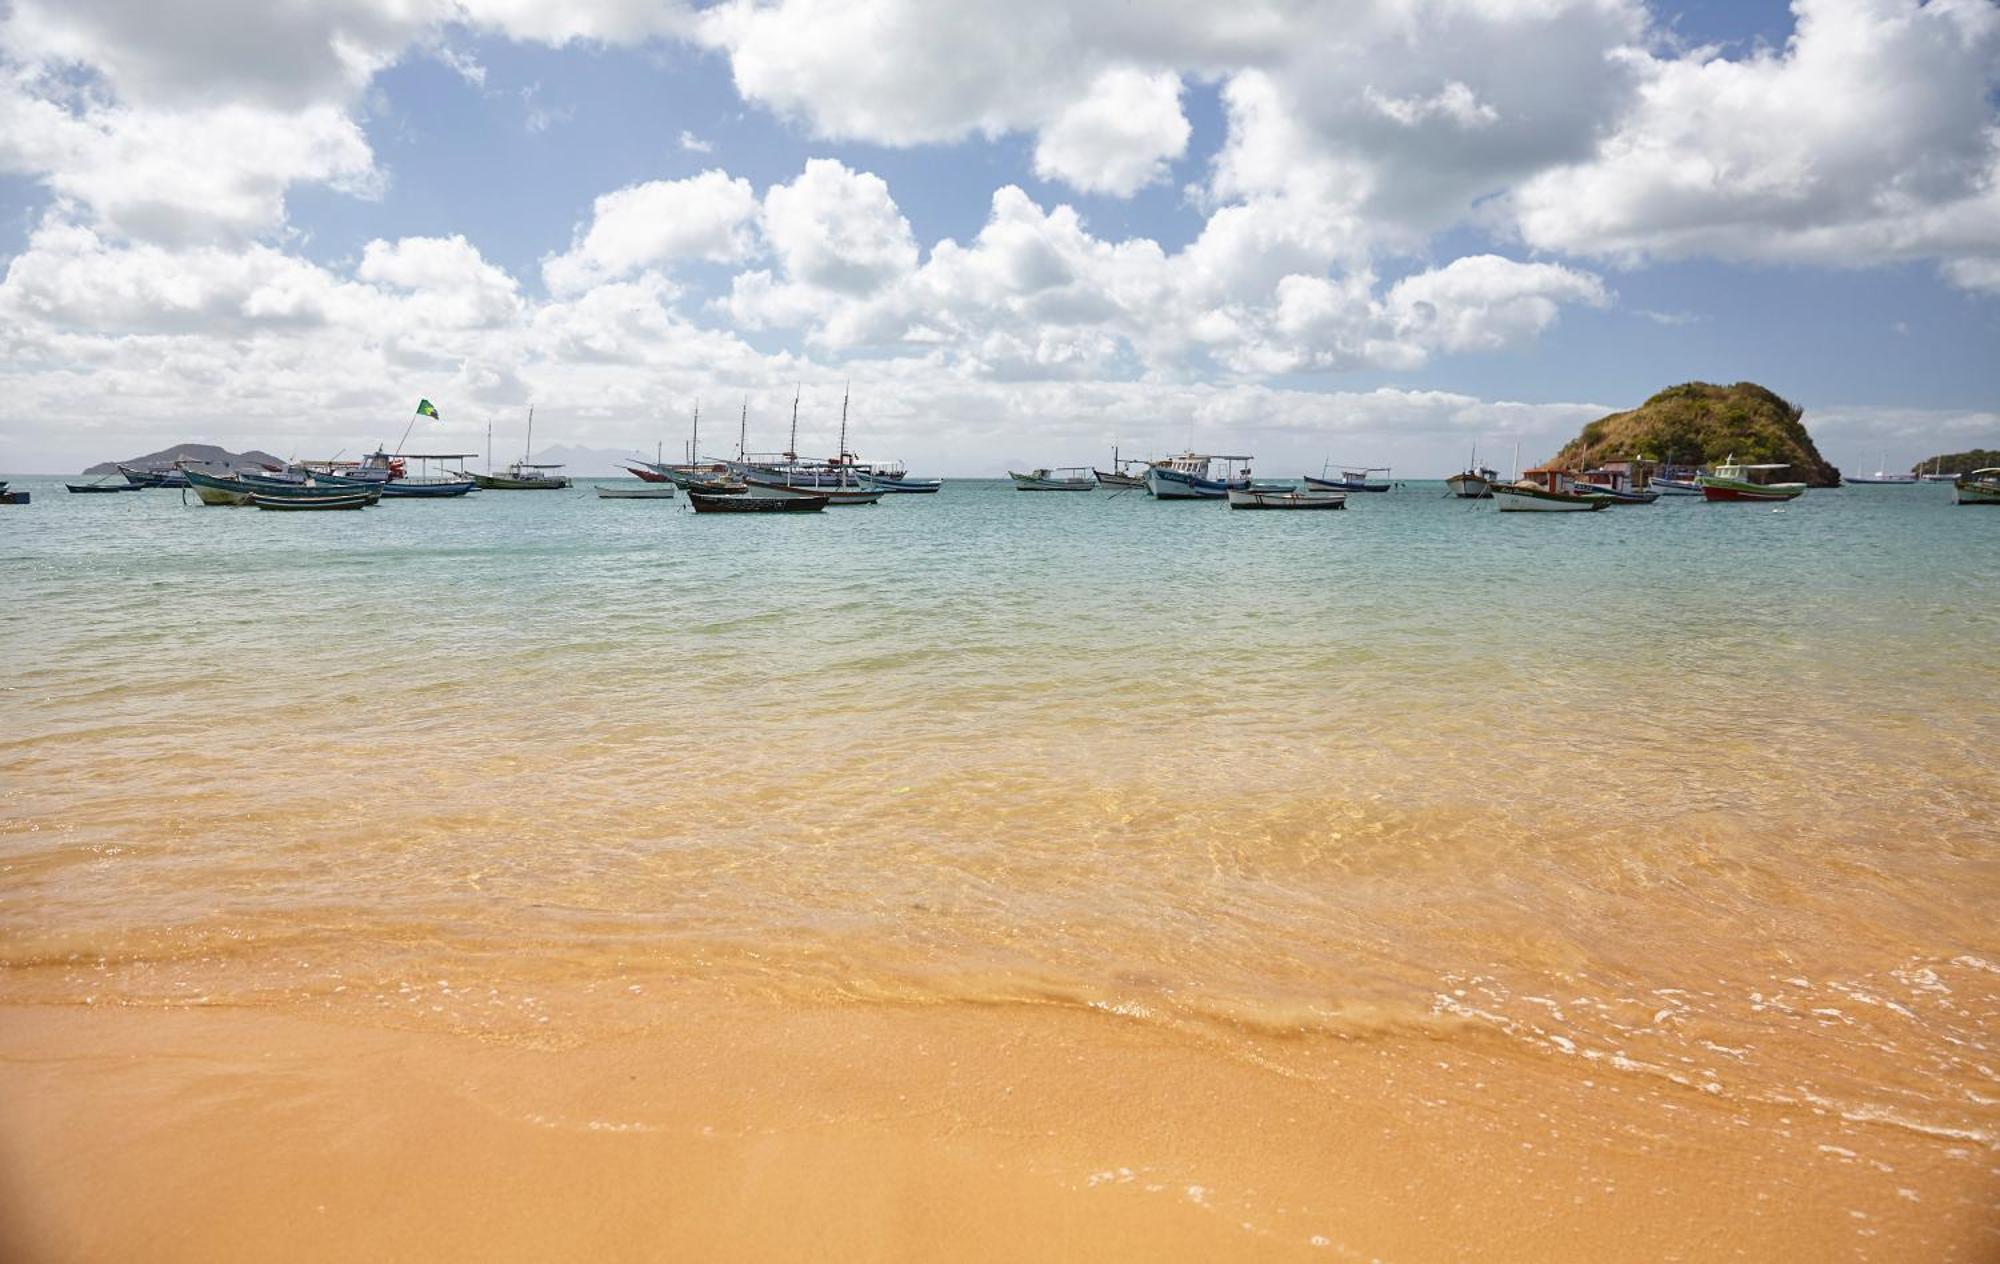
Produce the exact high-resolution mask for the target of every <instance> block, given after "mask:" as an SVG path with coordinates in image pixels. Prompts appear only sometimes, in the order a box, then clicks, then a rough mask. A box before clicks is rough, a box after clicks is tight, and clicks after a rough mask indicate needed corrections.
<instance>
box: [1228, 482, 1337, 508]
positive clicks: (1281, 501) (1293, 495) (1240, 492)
mask: <svg viewBox="0 0 2000 1264" xmlns="http://www.w3.org/2000/svg"><path fill="white" fill-rule="evenodd" d="M1229 507H1230V508H1231V509H1345V508H1347V493H1345V492H1301V491H1265V490H1260V489H1258V488H1255V487H1232V488H1230V489H1229Z"/></svg>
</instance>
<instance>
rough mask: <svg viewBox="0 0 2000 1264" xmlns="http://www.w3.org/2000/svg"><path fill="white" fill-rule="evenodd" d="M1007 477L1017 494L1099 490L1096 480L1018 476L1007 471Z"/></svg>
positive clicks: (1030, 475) (1031, 475) (1029, 475)
mask: <svg viewBox="0 0 2000 1264" xmlns="http://www.w3.org/2000/svg"><path fill="white" fill-rule="evenodd" d="M1007 477H1008V478H1011V479H1013V480H1014V490H1015V491H1017V492H1094V491H1096V490H1097V480H1096V479H1095V478H1038V477H1036V476H1035V475H1033V474H1016V473H1015V472H1014V471H1012V470H1008V471H1007Z"/></svg>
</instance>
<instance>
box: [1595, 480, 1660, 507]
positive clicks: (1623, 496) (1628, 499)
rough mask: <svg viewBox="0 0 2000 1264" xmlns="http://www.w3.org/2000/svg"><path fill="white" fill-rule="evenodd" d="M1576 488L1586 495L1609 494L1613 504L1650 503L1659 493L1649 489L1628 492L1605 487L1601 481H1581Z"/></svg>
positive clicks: (1657, 497)
mask: <svg viewBox="0 0 2000 1264" xmlns="http://www.w3.org/2000/svg"><path fill="white" fill-rule="evenodd" d="M1578 490H1579V491H1581V492H1582V493H1583V494H1584V495H1586V496H1609V497H1610V498H1611V503H1612V504H1614V505H1650V504H1652V503H1653V502H1654V501H1656V500H1658V499H1659V498H1660V493H1658V492H1656V491H1653V490H1651V489H1650V488H1649V489H1647V490H1645V491H1637V492H1628V491H1625V490H1623V489H1621V488H1616V487H1606V486H1605V485H1604V484H1602V483H1582V484H1579V485H1578Z"/></svg>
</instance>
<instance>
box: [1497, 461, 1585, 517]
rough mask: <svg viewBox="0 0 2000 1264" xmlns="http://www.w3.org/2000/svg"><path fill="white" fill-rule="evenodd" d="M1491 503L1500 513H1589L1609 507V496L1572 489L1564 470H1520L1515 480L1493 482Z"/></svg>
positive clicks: (1566, 471) (1567, 474) (1567, 473)
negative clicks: (1513, 481)
mask: <svg viewBox="0 0 2000 1264" xmlns="http://www.w3.org/2000/svg"><path fill="white" fill-rule="evenodd" d="M1493 503H1494V507H1495V508H1497V509H1499V510H1500V511H1501V512H1503V513H1590V512H1592V511H1594V510H1598V509H1608V508H1610V507H1611V498H1610V497H1609V496H1604V495H1600V494H1598V493H1595V492H1581V491H1576V490H1574V489H1573V488H1572V486H1571V484H1570V477H1569V471H1568V470H1558V469H1550V468H1546V467H1545V468H1542V469H1536V470H1523V471H1521V478H1520V481H1519V482H1515V483H1495V484H1493Z"/></svg>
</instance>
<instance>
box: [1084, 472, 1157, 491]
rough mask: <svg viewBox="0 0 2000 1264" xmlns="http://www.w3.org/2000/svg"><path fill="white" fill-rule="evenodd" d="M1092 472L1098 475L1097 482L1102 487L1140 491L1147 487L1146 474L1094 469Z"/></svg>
mask: <svg viewBox="0 0 2000 1264" xmlns="http://www.w3.org/2000/svg"><path fill="white" fill-rule="evenodd" d="M1091 472H1092V473H1093V474H1096V475H1097V482H1098V485H1099V486H1100V487H1123V488H1133V489H1136V490H1139V491H1144V490H1145V488H1146V476H1145V475H1144V474H1113V473H1110V472H1109V471H1106V470H1093V471H1091Z"/></svg>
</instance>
